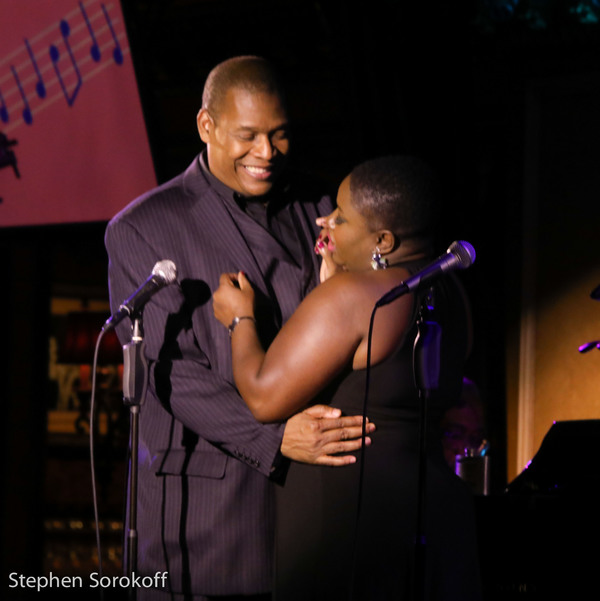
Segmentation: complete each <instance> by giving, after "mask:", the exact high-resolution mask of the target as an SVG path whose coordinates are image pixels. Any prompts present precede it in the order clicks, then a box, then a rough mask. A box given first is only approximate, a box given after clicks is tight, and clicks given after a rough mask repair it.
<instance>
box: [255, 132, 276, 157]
mask: <svg viewBox="0 0 600 601" xmlns="http://www.w3.org/2000/svg"><path fill="white" fill-rule="evenodd" d="M253 152H254V154H255V155H256V156H259V157H260V158H263V159H266V160H270V159H271V158H272V156H273V155H274V154H275V152H276V148H275V146H274V145H273V143H272V141H271V138H270V137H269V136H268V135H266V134H264V135H259V136H257V138H256V143H255V144H254V148H253Z"/></svg>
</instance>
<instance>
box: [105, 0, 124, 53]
mask: <svg viewBox="0 0 600 601" xmlns="http://www.w3.org/2000/svg"><path fill="white" fill-rule="evenodd" d="M102 12H103V13H104V18H105V19H106V22H107V23H108V27H109V28H110V33H111V34H112V37H113V40H114V41H115V47H114V50H113V59H114V61H115V63H117V65H122V64H123V51H122V50H121V44H119V40H117V35H116V34H115V30H114V29H113V26H112V21H111V20H110V17H109V15H108V12H107V11H106V7H105V6H104V4H103V5H102Z"/></svg>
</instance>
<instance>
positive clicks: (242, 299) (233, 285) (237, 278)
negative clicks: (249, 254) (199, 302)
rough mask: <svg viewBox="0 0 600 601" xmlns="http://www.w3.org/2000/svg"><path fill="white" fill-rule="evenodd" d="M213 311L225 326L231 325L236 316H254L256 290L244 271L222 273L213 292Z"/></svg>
mask: <svg viewBox="0 0 600 601" xmlns="http://www.w3.org/2000/svg"><path fill="white" fill-rule="evenodd" d="M213 311H214V314H215V317H216V318H217V319H218V320H219V321H220V322H221V323H222V324H223V325H224V326H229V325H230V324H231V322H232V321H233V319H234V317H242V316H246V315H248V316H250V317H253V316H254V290H253V289H252V285H251V284H250V282H249V281H248V278H247V277H246V276H245V275H244V272H243V271H240V272H239V273H237V274H235V273H223V274H222V275H221V278H220V279H219V287H218V288H217V289H216V290H215V292H214V293H213Z"/></svg>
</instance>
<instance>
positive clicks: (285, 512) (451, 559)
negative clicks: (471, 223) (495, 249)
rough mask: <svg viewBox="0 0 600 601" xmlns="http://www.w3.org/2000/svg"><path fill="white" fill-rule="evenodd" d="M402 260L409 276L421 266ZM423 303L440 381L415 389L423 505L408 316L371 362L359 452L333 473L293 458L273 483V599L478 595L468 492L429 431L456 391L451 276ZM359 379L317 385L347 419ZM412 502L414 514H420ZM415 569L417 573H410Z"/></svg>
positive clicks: (458, 340) (456, 300) (357, 410)
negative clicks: (430, 302)
mask: <svg viewBox="0 0 600 601" xmlns="http://www.w3.org/2000/svg"><path fill="white" fill-rule="evenodd" d="M410 267H411V271H413V272H414V271H416V270H417V269H418V268H419V267H420V265H419V264H414V265H410ZM434 299H435V313H434V314H433V315H434V316H435V321H436V322H437V323H439V324H440V326H441V328H442V337H441V340H442V344H441V353H440V356H441V362H440V372H439V373H440V376H439V387H438V388H437V390H436V391H433V392H431V394H427V395H426V396H427V412H426V414H427V417H428V419H427V432H428V436H427V440H428V445H427V446H428V448H427V463H426V466H427V467H426V471H427V485H426V487H425V488H424V493H423V494H424V499H425V500H424V505H423V504H419V502H418V499H419V490H421V492H423V488H419V486H418V471H419V470H418V466H419V415H420V408H421V407H422V405H423V402H424V401H423V397H422V396H420V395H419V393H418V390H417V388H416V386H415V384H414V377H413V342H414V340H415V336H416V334H417V332H418V330H417V326H416V323H415V325H414V326H413V328H412V329H411V330H410V331H409V332H408V334H407V336H406V338H405V340H404V341H403V343H402V344H401V345H400V347H399V348H398V349H397V350H396V352H395V353H394V354H393V355H392V356H390V357H388V358H387V359H386V360H385V361H383V362H382V363H379V364H377V365H375V366H372V367H371V370H370V376H369V392H368V397H367V398H368V405H367V411H366V413H367V415H368V417H369V418H370V419H371V421H373V422H374V423H375V424H376V426H377V430H376V431H375V433H374V434H373V435H372V436H371V438H372V440H373V444H372V445H371V446H370V447H368V448H367V449H366V450H365V453H364V457H363V456H361V453H360V452H359V453H357V454H356V455H357V457H358V461H357V463H356V464H354V465H351V466H346V467H341V468H339V467H326V466H312V465H306V464H301V463H296V462H292V463H291V465H290V468H289V471H288V473H287V477H286V480H285V483H284V485H283V486H280V487H278V490H277V532H276V554H275V586H274V590H275V600H276V601H349V600H350V599H352V601H392V600H399V601H413V599H426V600H427V601H434V600H435V601H438V600H444V601H454V600H456V601H475V600H478V599H480V580H479V567H478V558H477V548H476V532H475V521H474V512H473V499H472V497H471V493H470V491H469V490H468V489H467V487H466V486H465V484H464V483H463V482H462V481H461V480H460V479H459V478H458V477H457V476H455V475H454V474H453V473H452V471H451V470H450V468H449V467H448V466H447V464H446V463H445V461H444V458H443V454H442V449H441V444H440V441H439V438H438V431H439V430H438V421H439V418H440V417H441V415H442V413H443V411H444V409H445V407H446V403H448V402H450V401H451V400H452V399H453V398H456V395H457V394H458V393H459V391H460V385H461V381H462V374H463V372H462V362H463V359H462V358H463V357H464V356H465V354H466V344H467V341H466V332H467V326H466V319H467V318H466V308H465V306H464V301H463V297H462V296H461V294H460V292H459V289H458V285H457V282H456V281H455V280H454V278H453V277H449V276H445V277H444V279H443V280H442V281H440V282H439V283H438V284H437V285H436V291H435V296H434ZM416 317H417V311H416V310H415V320H416ZM375 319H377V316H375ZM421 340H422V338H421ZM366 378H367V370H359V371H351V370H349V371H347V372H346V373H344V374H342V376H341V377H340V378H339V379H338V381H336V382H335V383H334V384H333V385H332V387H331V389H329V390H328V391H327V394H329V395H330V396H329V400H328V402H329V403H330V404H331V405H332V406H334V407H339V408H340V409H342V411H343V412H344V413H345V414H347V415H355V414H361V413H362V412H363V405H364V398H365V389H366ZM322 401H323V399H320V402H322ZM363 459H364V470H363V476H362V486H361V462H362V461H363ZM359 497H360V498H359ZM359 504H360V512H359V515H358V519H357V513H358V507H359ZM423 506H425V507H426V510H425V511H424V513H423V515H424V516H425V517H424V520H423V521H419V520H418V519H417V516H418V513H417V512H418V508H419V507H423ZM418 523H420V524H421V533H422V534H423V535H424V538H421V539H420V540H421V541H422V542H423V544H422V545H420V546H419V547H418V548H419V554H418V556H419V557H421V553H420V551H421V550H423V549H424V558H425V559H424V560H417V559H416V557H417V555H416V553H415V551H416V542H415V537H416V534H417V524H418ZM422 565H424V570H425V577H424V578H421V577H420V576H419V574H420V572H419V571H418V566H422ZM423 581H424V582H425V585H424V586H425V593H424V596H421V593H419V594H418V595H417V596H415V591H416V590H417V591H421V590H422V589H421V588H417V589H415V586H417V585H418V583H419V582H423Z"/></svg>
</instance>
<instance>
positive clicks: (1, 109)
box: [0, 91, 8, 123]
mask: <svg viewBox="0 0 600 601" xmlns="http://www.w3.org/2000/svg"><path fill="white" fill-rule="evenodd" d="M0 119H2V122H3V123H8V109H7V108H6V102H4V96H2V91H0Z"/></svg>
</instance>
